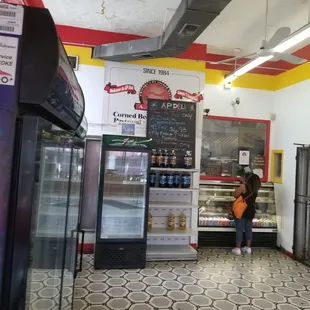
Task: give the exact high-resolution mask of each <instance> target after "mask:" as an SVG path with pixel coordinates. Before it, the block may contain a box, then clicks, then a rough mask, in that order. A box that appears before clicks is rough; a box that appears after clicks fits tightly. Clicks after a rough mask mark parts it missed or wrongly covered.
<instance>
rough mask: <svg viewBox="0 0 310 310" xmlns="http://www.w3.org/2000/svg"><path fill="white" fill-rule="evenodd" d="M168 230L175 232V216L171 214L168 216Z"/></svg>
mask: <svg viewBox="0 0 310 310" xmlns="http://www.w3.org/2000/svg"><path fill="white" fill-rule="evenodd" d="M167 228H168V230H174V228H175V216H174V215H173V214H172V213H170V214H169V216H168V227H167Z"/></svg>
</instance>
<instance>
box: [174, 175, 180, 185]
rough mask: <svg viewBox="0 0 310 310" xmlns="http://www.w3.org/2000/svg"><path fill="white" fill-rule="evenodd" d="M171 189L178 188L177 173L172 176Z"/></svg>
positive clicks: (178, 177) (178, 179) (178, 178)
mask: <svg viewBox="0 0 310 310" xmlns="http://www.w3.org/2000/svg"><path fill="white" fill-rule="evenodd" d="M173 187H175V188H178V187H180V175H179V174H178V173H174V174H173Z"/></svg>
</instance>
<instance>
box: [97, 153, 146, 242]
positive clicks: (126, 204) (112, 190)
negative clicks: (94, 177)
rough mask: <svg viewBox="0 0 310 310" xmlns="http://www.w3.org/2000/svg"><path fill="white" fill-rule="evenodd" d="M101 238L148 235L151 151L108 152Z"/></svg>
mask: <svg viewBox="0 0 310 310" xmlns="http://www.w3.org/2000/svg"><path fill="white" fill-rule="evenodd" d="M104 156H105V158H104V180H103V198H102V214H101V231H100V238H101V239H105V240H107V239H122V240H123V239H141V238H144V234H145V212H146V211H145V210H146V203H147V201H148V200H147V192H148V191H147V186H148V185H147V174H148V161H149V154H148V152H140V151H137V152H135V151H132V150H130V151H129V150H128V151H116V150H113V151H112V150H107V151H105V152H104Z"/></svg>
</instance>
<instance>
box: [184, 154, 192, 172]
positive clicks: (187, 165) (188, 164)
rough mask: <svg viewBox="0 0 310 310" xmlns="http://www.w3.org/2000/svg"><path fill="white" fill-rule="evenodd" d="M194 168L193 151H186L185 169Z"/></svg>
mask: <svg viewBox="0 0 310 310" xmlns="http://www.w3.org/2000/svg"><path fill="white" fill-rule="evenodd" d="M192 166H193V157H192V152H191V151H186V152H185V155H184V168H186V169H191V168H192Z"/></svg>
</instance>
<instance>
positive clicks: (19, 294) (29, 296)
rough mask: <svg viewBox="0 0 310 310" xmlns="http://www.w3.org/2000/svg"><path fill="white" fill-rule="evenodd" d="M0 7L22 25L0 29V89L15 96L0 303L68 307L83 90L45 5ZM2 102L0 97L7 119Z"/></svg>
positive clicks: (13, 308) (11, 308)
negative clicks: (3, 71)
mask: <svg viewBox="0 0 310 310" xmlns="http://www.w3.org/2000/svg"><path fill="white" fill-rule="evenodd" d="M1 10H2V11H3V12H6V13H5V14H6V15H5V16H13V13H12V12H15V13H18V14H19V15H18V16H19V21H21V22H20V25H21V28H22V31H21V33H20V34H19V35H15V34H14V33H13V34H12V35H10V34H7V33H6V34H2V33H0V44H1V43H2V45H3V42H4V41H5V40H6V42H7V39H6V37H8V36H9V37H12V38H16V39H17V40H18V42H19V43H18V53H17V65H16V78H15V82H14V83H13V84H14V85H6V86H5V88H4V87H3V89H2V88H0V91H1V92H2V91H3V93H7V91H9V90H11V92H12V89H14V94H13V95H15V97H14V98H15V99H16V102H15V104H16V108H15V110H14V111H13V112H14V113H13V112H12V113H11V114H10V120H11V122H12V124H14V127H15V135H14V136H13V148H12V149H13V151H12V150H11V154H10V155H11V158H12V163H11V170H9V169H7V171H10V175H3V176H2V177H1V178H4V179H5V178H8V179H10V182H7V183H8V184H10V185H9V186H8V187H7V191H6V192H5V195H6V196H5V199H6V201H7V202H8V214H7V217H6V224H7V225H6V235H5V240H6V243H5V246H4V260H3V264H4V268H3V269H2V270H1V271H3V277H2V284H3V285H2V298H1V307H0V308H1V309H6V310H17V309H18V310H22V309H55V310H56V309H59V310H60V309H71V308H72V303H73V293H74V278H75V275H76V265H77V264H76V261H77V249H78V231H79V221H80V201H81V188H82V180H83V158H84V142H83V140H84V138H85V136H86V133H87V121H86V118H85V115H84V112H85V103H84V96H83V92H82V89H81V87H80V85H79V83H78V81H77V79H76V76H75V74H74V71H73V69H72V67H71V65H70V62H69V60H68V57H67V54H66V52H65V50H64V47H63V45H62V43H61V41H60V39H59V38H58V34H57V31H56V27H55V24H54V21H53V19H52V17H51V15H50V13H49V11H48V10H46V9H39V8H32V7H16V6H10V5H5V6H1V4H0V11H1ZM16 10H17V11H16ZM3 14H4V13H3ZM3 14H2V16H3ZM13 28H14V27H13ZM8 30H10V29H8ZM11 30H13V29H11ZM0 32H1V31H0ZM6 45H8V44H7V43H6ZM8 49H9V47H8ZM0 84H1V83H0ZM0 86H2V85H0ZM11 87H12V88H11ZM11 95H12V94H11ZM3 103H4V101H3V97H1V96H0V117H2V118H1V119H4V120H6V118H5V115H8V113H6V114H5V113H4V112H5V111H3V109H1V108H2V105H3ZM7 118H8V116H7ZM0 267H1V266H0Z"/></svg>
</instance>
